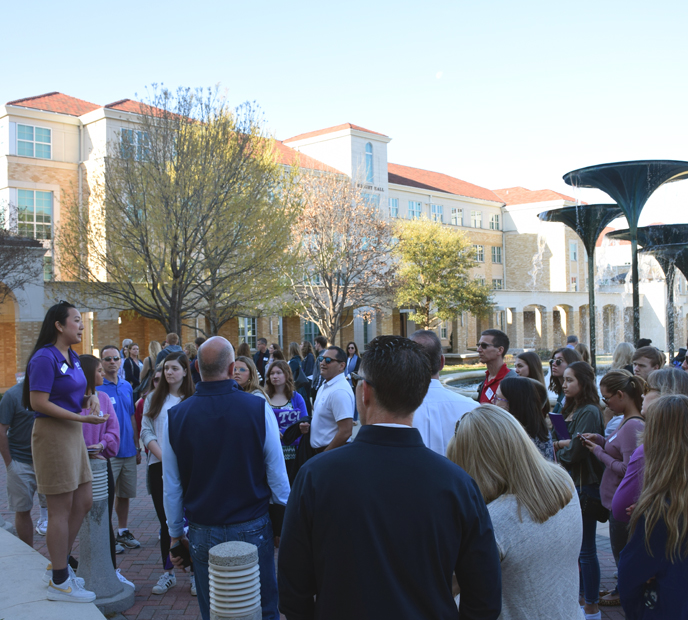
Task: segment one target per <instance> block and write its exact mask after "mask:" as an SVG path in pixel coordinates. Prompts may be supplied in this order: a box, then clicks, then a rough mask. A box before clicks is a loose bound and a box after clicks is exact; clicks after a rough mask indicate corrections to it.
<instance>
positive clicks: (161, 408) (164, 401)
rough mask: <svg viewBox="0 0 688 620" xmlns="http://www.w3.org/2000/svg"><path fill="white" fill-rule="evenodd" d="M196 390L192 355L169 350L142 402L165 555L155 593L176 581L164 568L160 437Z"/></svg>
mask: <svg viewBox="0 0 688 620" xmlns="http://www.w3.org/2000/svg"><path fill="white" fill-rule="evenodd" d="M194 391H195V387H194V383H193V380H192V379H191V368H190V366H189V359H188V358H187V357H186V354H185V353H184V352H181V351H174V352H172V353H170V354H169V355H168V356H167V357H165V359H164V360H163V362H162V375H161V377H160V383H159V384H158V386H157V387H156V388H155V391H154V392H153V393H152V394H150V395H149V396H148V397H147V398H146V402H145V404H144V406H143V422H142V426H141V442H142V443H143V445H144V446H145V447H146V448H148V451H149V454H148V489H149V491H150V494H151V497H152V498H153V506H154V507H155V513H156V514H157V516H158V521H159V522H160V553H161V555H162V566H163V570H164V571H165V572H163V574H162V575H161V576H160V578H159V579H158V583H157V584H156V585H154V586H153V590H152V592H153V594H165V592H167V591H168V590H169V589H170V588H171V587H173V586H176V585H177V578H176V576H175V574H174V568H173V569H172V570H170V571H167V570H165V568H166V565H167V558H168V556H169V554H170V532H169V530H168V529H167V518H166V516H165V506H164V505H163V486H162V449H161V448H160V443H159V442H158V437H162V434H163V430H164V428H165V426H166V425H167V412H168V410H169V409H171V408H172V407H174V406H175V405H177V404H179V403H180V402H181V401H182V400H184V399H186V398H189V396H191V395H192V394H193V393H194ZM195 589H196V588H195V583H194V579H193V573H192V574H191V593H192V594H193V593H194V592H195Z"/></svg>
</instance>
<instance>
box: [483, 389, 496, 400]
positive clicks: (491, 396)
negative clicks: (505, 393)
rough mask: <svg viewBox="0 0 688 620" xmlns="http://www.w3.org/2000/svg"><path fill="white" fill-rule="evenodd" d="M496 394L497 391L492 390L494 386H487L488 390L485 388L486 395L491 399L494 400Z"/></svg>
mask: <svg viewBox="0 0 688 620" xmlns="http://www.w3.org/2000/svg"><path fill="white" fill-rule="evenodd" d="M494 394H495V393H494V392H493V391H492V388H487V390H485V396H487V398H489V399H490V400H492V398H493V396H494Z"/></svg>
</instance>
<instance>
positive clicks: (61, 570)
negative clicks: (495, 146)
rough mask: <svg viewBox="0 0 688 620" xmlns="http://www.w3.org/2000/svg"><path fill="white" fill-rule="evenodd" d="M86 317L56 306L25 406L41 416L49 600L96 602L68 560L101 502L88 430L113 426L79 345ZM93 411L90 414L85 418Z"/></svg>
mask: <svg viewBox="0 0 688 620" xmlns="http://www.w3.org/2000/svg"><path fill="white" fill-rule="evenodd" d="M83 331H84V324H83V322H82V320H81V313H80V312H79V311H78V310H77V309H76V308H75V307H74V306H73V305H72V304H70V303H67V302H66V301H61V302H60V303H58V304H55V305H54V306H52V307H51V308H50V309H49V310H48V312H47V313H46V315H45V318H44V319H43V324H42V326H41V331H40V332H39V334H38V340H37V341H36V345H35V346H34V348H33V351H32V352H31V355H30V356H29V360H28V362H27V365H26V376H25V378H24V393H23V401H24V406H25V407H26V408H27V409H30V410H31V411H34V412H35V413H34V417H35V420H34V425H33V431H32V433H31V452H32V455H33V465H34V471H35V473H36V483H37V490H38V492H39V493H43V494H44V495H45V496H46V500H47V503H48V531H47V534H46V536H47V538H46V544H47V546H48V553H49V554H50V561H51V563H50V566H49V567H48V571H52V574H49V575H48V576H49V577H50V580H49V584H48V600H51V601H70V602H74V603H91V602H93V601H94V600H95V598H96V595H95V593H93V592H90V591H88V590H85V589H83V588H82V585H83V583H82V582H81V581H76V580H77V577H76V575H75V574H74V571H73V570H72V569H71V567H69V565H68V563H67V559H68V557H69V550H70V549H71V548H72V545H73V544H74V540H75V539H76V536H77V534H78V532H79V528H80V527H81V522H82V521H83V519H84V517H85V516H86V513H87V512H88V511H89V510H90V509H91V504H92V502H93V499H92V493H91V481H92V480H93V476H92V475H91V466H90V464H89V461H88V452H87V450H86V442H85V441H84V436H83V433H82V428H81V424H83V423H86V424H105V423H106V422H107V421H108V419H109V416H108V414H106V413H103V414H102V415H101V413H100V407H101V406H100V401H99V400H98V397H97V396H94V395H91V396H88V397H87V396H86V387H87V385H88V382H87V380H86V376H85V375H84V371H83V370H82V368H81V362H80V361H79V356H78V355H77V354H76V353H75V352H74V350H73V349H72V345H74V344H78V343H79V342H81V335H82V333H83ZM84 407H86V408H87V409H88V410H89V412H90V413H88V414H87V415H82V411H83V409H84Z"/></svg>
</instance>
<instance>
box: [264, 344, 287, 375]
mask: <svg viewBox="0 0 688 620" xmlns="http://www.w3.org/2000/svg"><path fill="white" fill-rule="evenodd" d="M275 354H277V357H275ZM275 360H284V353H282V347H280V346H279V345H278V344H277V343H276V342H272V343H270V346H268V361H267V362H266V363H265V378H266V380H267V376H268V370H269V368H270V364H272V362H274V361H275Z"/></svg>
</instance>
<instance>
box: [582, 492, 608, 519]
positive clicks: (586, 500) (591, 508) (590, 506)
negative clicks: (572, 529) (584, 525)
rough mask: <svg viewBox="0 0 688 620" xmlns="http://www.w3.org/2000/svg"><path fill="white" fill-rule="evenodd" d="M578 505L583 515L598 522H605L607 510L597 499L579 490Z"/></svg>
mask: <svg viewBox="0 0 688 620" xmlns="http://www.w3.org/2000/svg"><path fill="white" fill-rule="evenodd" d="M580 506H581V513H582V514H583V516H584V517H588V518H591V519H595V521H599V522H600V523H606V522H607V521H608V520H609V510H607V509H606V508H605V507H604V506H603V505H602V502H601V501H600V500H599V499H597V498H596V497H590V495H588V494H587V493H585V491H581V494H580Z"/></svg>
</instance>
